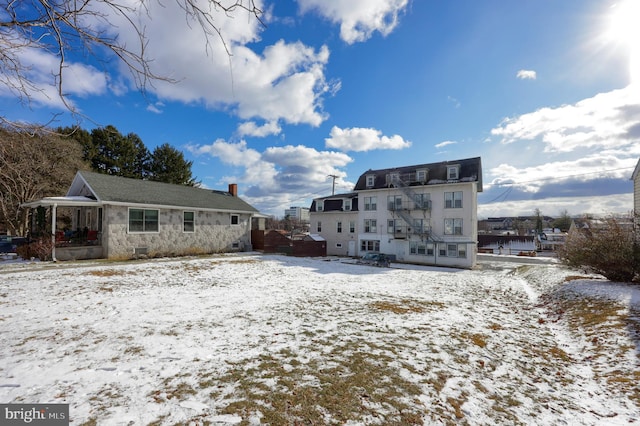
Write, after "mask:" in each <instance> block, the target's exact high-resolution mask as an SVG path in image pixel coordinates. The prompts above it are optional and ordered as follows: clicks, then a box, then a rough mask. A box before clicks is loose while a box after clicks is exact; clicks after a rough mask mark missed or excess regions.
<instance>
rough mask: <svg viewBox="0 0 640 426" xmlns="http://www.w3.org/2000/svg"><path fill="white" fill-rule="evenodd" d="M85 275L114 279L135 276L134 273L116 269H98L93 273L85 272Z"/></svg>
mask: <svg viewBox="0 0 640 426" xmlns="http://www.w3.org/2000/svg"><path fill="white" fill-rule="evenodd" d="M87 274H89V275H93V276H94V277H115V276H121V275H136V272H134V271H122V270H118V269H100V270H95V271H87Z"/></svg>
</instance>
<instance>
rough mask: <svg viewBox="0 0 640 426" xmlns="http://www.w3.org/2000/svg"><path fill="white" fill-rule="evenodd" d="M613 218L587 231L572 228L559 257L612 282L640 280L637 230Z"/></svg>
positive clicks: (639, 251) (591, 226) (639, 253)
mask: <svg viewBox="0 0 640 426" xmlns="http://www.w3.org/2000/svg"><path fill="white" fill-rule="evenodd" d="M630 223H631V222H629V225H627V224H626V223H622V222H621V221H620V220H618V219H616V218H613V217H610V218H607V219H605V220H604V221H603V223H602V224H600V225H597V226H594V224H593V222H590V223H589V227H588V228H585V229H575V228H574V229H572V230H571V231H570V232H569V235H568V236H567V240H566V242H565V245H564V246H563V247H562V248H561V249H560V250H559V251H558V257H559V258H560V259H561V260H562V261H563V262H564V263H565V264H567V265H568V266H571V267H574V268H583V269H585V270H587V271H590V272H595V273H598V274H601V275H603V276H604V277H605V278H607V279H608V280H610V281H620V282H630V281H633V280H634V279H637V278H640V277H638V274H640V246H639V245H638V241H637V240H636V238H635V235H634V230H633V227H632V226H631V225H630Z"/></svg>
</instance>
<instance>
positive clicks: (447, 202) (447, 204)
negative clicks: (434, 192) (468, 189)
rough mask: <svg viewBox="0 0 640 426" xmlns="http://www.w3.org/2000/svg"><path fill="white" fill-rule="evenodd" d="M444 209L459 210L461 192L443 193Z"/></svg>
mask: <svg viewBox="0 0 640 426" xmlns="http://www.w3.org/2000/svg"><path fill="white" fill-rule="evenodd" d="M444 208H445V209H461V208H462V191H455V192H445V193H444Z"/></svg>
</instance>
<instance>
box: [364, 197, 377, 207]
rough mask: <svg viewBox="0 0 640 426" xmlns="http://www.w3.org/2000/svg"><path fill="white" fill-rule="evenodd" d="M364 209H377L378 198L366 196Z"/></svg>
mask: <svg viewBox="0 0 640 426" xmlns="http://www.w3.org/2000/svg"><path fill="white" fill-rule="evenodd" d="M364 209H365V210H377V209H378V199H377V198H376V197H364Z"/></svg>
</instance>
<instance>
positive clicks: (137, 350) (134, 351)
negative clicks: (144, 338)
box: [124, 346, 144, 355]
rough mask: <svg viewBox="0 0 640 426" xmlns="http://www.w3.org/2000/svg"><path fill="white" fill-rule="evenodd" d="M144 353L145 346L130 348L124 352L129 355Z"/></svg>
mask: <svg viewBox="0 0 640 426" xmlns="http://www.w3.org/2000/svg"><path fill="white" fill-rule="evenodd" d="M143 352H144V346H129V347H128V348H127V349H125V350H124V353H125V354H127V355H140V354H141V353H143Z"/></svg>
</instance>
